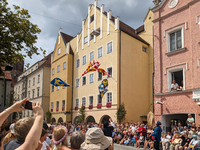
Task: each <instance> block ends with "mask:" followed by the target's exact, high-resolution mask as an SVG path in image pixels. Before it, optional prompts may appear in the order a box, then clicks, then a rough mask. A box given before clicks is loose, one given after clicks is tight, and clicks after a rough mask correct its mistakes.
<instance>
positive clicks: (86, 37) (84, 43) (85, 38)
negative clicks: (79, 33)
mask: <svg viewBox="0 0 200 150" xmlns="http://www.w3.org/2000/svg"><path fill="white" fill-rule="evenodd" d="M86 39H87V41H86ZM87 42H88V36H86V37H84V44H86V43H87Z"/></svg>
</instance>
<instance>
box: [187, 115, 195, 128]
mask: <svg viewBox="0 0 200 150" xmlns="http://www.w3.org/2000/svg"><path fill="white" fill-rule="evenodd" d="M186 123H187V127H188V130H190V127H191V126H192V123H194V118H193V117H192V115H191V114H188V118H187V121H186Z"/></svg>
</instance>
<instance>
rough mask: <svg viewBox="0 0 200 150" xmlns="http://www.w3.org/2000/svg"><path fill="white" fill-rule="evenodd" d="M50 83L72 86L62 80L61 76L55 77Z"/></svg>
mask: <svg viewBox="0 0 200 150" xmlns="http://www.w3.org/2000/svg"><path fill="white" fill-rule="evenodd" d="M50 83H51V84H52V85H54V86H65V87H66V86H70V85H69V84H67V83H65V82H64V81H63V80H61V79H60V78H54V79H53V80H52V81H51V82H50Z"/></svg>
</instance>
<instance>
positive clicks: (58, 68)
mask: <svg viewBox="0 0 200 150" xmlns="http://www.w3.org/2000/svg"><path fill="white" fill-rule="evenodd" d="M58 72H60V65H58V66H57V73H58Z"/></svg>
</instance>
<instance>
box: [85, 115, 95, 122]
mask: <svg viewBox="0 0 200 150" xmlns="http://www.w3.org/2000/svg"><path fill="white" fill-rule="evenodd" d="M85 121H86V123H89V122H95V119H94V117H93V116H88V117H87V118H86V120H85Z"/></svg>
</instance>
